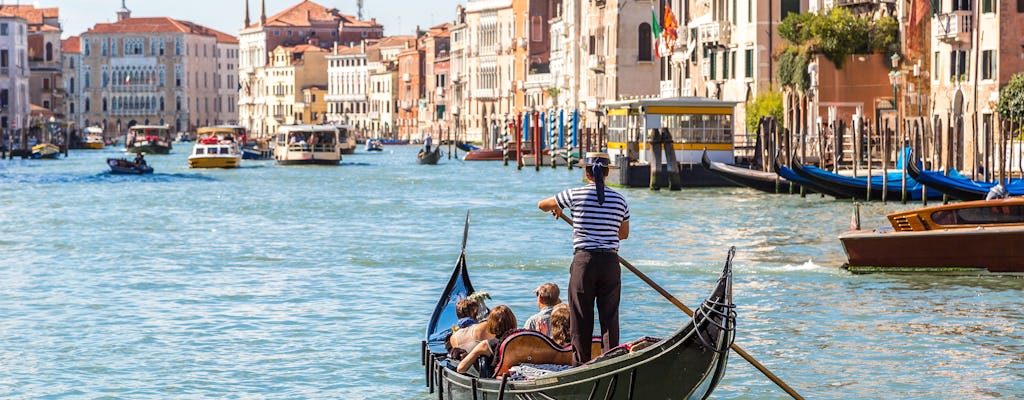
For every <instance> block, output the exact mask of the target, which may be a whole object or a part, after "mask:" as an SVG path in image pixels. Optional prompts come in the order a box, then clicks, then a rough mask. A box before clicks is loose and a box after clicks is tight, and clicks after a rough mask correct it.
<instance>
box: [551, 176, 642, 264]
mask: <svg viewBox="0 0 1024 400" xmlns="http://www.w3.org/2000/svg"><path fill="white" fill-rule="evenodd" d="M555 202H557V203H558V207H560V208H562V209H566V208H568V209H569V210H570V211H571V212H572V228H573V239H572V248H573V249H575V250H618V249H619V226H620V225H622V222H623V221H628V220H629V206H628V205H627V204H626V199H625V198H623V197H622V195H621V194H619V192H616V191H614V190H612V189H611V188H608V187H607V186H606V187H605V189H604V204H603V205H601V204H598V203H597V187H596V186H595V185H594V184H590V185H587V186H582V187H578V188H572V189H566V190H563V191H561V192H559V193H558V194H556V195H555Z"/></svg>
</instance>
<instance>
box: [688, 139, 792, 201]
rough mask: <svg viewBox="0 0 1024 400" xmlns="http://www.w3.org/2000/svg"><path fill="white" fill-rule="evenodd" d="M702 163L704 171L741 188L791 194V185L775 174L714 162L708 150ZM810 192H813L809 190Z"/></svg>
mask: <svg viewBox="0 0 1024 400" xmlns="http://www.w3.org/2000/svg"><path fill="white" fill-rule="evenodd" d="M700 163H701V165H703V166H704V169H706V170H708V171H711V172H712V173H714V174H716V175H718V176H721V177H722V178H723V179H725V180H727V181H729V182H733V183H735V184H737V185H740V186H746V187H749V188H751V189H757V190H760V191H762V192H767V193H789V186H790V185H791V183H790V182H789V181H787V180H785V179H783V178H780V177H779V175H778V174H776V173H774V172H764V171H756V170H752V169H747V168H740V167H736V166H733V165H728V164H725V163H720V162H718V161H712V160H711V158H710V157H708V151H707V149H705V150H704V152H703V153H701V156H700ZM808 191H811V190H810V189H808Z"/></svg>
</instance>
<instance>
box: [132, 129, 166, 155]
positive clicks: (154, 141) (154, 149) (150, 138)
mask: <svg viewBox="0 0 1024 400" xmlns="http://www.w3.org/2000/svg"><path fill="white" fill-rule="evenodd" d="M124 143H125V150H127V151H128V152H129V153H146V154H168V153H170V152H171V148H172V145H171V128H170V127H169V126H167V125H135V126H132V127H131V128H128V136H127V137H126V138H125V142H124Z"/></svg>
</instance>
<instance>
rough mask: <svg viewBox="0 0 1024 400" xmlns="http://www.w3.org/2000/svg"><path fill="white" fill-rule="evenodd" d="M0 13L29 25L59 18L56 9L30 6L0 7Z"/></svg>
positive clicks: (58, 10) (58, 12) (57, 9)
mask: <svg viewBox="0 0 1024 400" xmlns="http://www.w3.org/2000/svg"><path fill="white" fill-rule="evenodd" d="M0 12H2V13H6V14H11V15H14V16H18V17H21V18H24V19H25V21H26V22H28V24H29V25H42V24H43V23H44V22H45V21H44V20H45V19H47V18H60V9H59V8H57V7H50V8H36V7H35V6H31V5H24V6H23V5H14V6H9V5H0Z"/></svg>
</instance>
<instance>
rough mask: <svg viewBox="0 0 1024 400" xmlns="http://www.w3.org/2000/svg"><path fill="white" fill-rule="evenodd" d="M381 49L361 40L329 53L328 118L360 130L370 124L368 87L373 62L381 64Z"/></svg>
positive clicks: (326, 99) (357, 130)
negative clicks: (356, 43)
mask: <svg viewBox="0 0 1024 400" xmlns="http://www.w3.org/2000/svg"><path fill="white" fill-rule="evenodd" d="M379 58H380V50H379V49H377V48H376V47H375V46H367V44H366V41H365V40H364V41H362V42H360V43H359V45H358V46H353V47H346V48H340V49H339V48H335V51H334V53H333V54H331V55H329V56H327V94H326V97H325V101H326V102H327V120H328V121H331V122H338V123H342V124H346V125H350V126H352V127H353V128H354V129H355V131H356V132H361V131H362V130H363V129H364V128H365V127H366V126H367V122H368V121H367V118H368V117H367V115H368V113H369V98H368V90H367V89H368V88H367V86H368V85H369V84H370V72H371V66H370V64H371V63H374V64H377V65H379V64H380V60H379Z"/></svg>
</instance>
